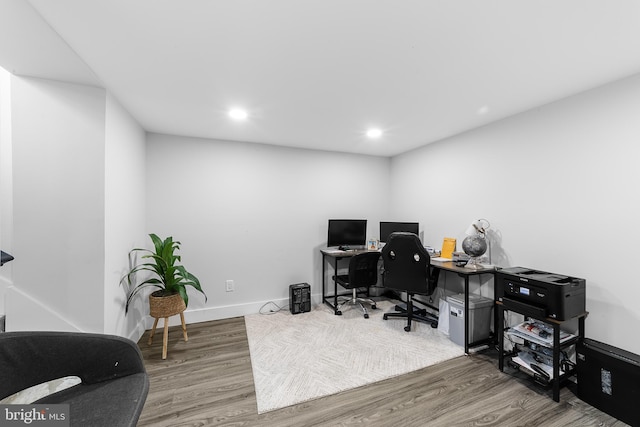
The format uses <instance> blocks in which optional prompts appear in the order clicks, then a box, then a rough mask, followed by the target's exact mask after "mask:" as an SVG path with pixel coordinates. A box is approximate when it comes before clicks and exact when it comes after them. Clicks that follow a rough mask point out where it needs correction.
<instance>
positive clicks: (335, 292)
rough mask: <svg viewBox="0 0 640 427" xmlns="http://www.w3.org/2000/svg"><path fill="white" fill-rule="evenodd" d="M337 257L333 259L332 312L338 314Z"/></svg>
mask: <svg viewBox="0 0 640 427" xmlns="http://www.w3.org/2000/svg"><path fill="white" fill-rule="evenodd" d="M336 276H338V257H336V258H334V259H333V314H335V315H338V281H337V279H336Z"/></svg>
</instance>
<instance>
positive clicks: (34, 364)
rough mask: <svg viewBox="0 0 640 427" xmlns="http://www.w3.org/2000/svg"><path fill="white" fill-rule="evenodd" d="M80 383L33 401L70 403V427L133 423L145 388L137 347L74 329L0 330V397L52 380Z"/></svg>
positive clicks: (139, 408)
mask: <svg viewBox="0 0 640 427" xmlns="http://www.w3.org/2000/svg"><path fill="white" fill-rule="evenodd" d="M68 376H77V377H79V378H80V379H81V381H82V382H81V383H80V384H77V385H75V386H73V387H71V388H68V389H66V390H62V391H59V392H57V393H54V394H51V395H49V396H46V397H44V398H41V399H39V400H37V401H35V402H33V403H34V404H60V403H62V404H69V411H70V414H69V415H70V424H71V426H92V427H97V426H105V427H107V426H109V427H114V426H118V427H120V426H135V425H136V424H137V422H138V418H139V416H140V413H141V412H142V408H143V406H144V403H145V400H146V398H147V393H148V391H149V379H148V376H147V373H146V370H145V367H144V363H143V360H142V355H141V353H140V350H139V349H138V347H137V345H136V344H135V343H134V342H133V341H131V340H128V339H126V338H122V337H118V336H112V335H100V334H85V333H74V332H7V333H1V334H0V377H1V378H2V381H0V399H4V398H6V397H8V396H11V395H13V394H15V393H17V392H19V391H22V390H24V389H27V388H29V387H32V386H34V385H38V384H42V383H45V382H48V381H52V380H55V379H59V378H63V377H68Z"/></svg>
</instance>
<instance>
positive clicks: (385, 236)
mask: <svg viewBox="0 0 640 427" xmlns="http://www.w3.org/2000/svg"><path fill="white" fill-rule="evenodd" d="M396 231H405V232H409V233H413V234H416V235H418V236H419V235H420V224H419V223H417V222H391V221H380V241H381V242H386V241H387V240H389V236H390V235H391V233H395V232H396Z"/></svg>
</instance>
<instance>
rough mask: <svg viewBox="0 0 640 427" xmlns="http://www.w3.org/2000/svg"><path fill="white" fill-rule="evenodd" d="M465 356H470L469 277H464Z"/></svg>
mask: <svg viewBox="0 0 640 427" xmlns="http://www.w3.org/2000/svg"><path fill="white" fill-rule="evenodd" d="M464 354H469V276H468V275H465V276H464Z"/></svg>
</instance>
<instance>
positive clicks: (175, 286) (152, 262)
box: [120, 234, 207, 319]
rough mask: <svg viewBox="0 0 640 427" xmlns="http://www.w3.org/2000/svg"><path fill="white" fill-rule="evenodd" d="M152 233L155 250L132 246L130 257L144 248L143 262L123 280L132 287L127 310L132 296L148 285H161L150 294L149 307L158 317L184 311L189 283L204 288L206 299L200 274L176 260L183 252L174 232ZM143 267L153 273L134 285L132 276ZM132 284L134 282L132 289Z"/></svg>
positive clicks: (152, 313)
mask: <svg viewBox="0 0 640 427" xmlns="http://www.w3.org/2000/svg"><path fill="white" fill-rule="evenodd" d="M149 237H151V240H152V241H153V246H154V250H153V251H151V250H149V249H139V248H136V249H133V250H131V252H129V258H130V259H131V257H132V255H133V254H135V253H138V252H141V253H143V254H144V255H142V257H141V260H142V261H144V262H142V263H140V264H138V265H136V266H134V267H133V268H132V269H131V271H129V272H128V273H127V274H126V275H125V276H124V277H123V278H122V279H121V280H120V282H121V283H123V282H126V283H127V284H128V285H129V287H130V291H129V295H128V297H127V303H126V305H125V314H126V313H127V312H128V311H129V304H131V301H132V300H133V298H134V297H135V296H136V295H137V294H138V293H139V292H140V291H141V290H142V289H144V288H147V287H154V288H158V290H156V291H155V292H152V293H151V295H149V309H150V310H149V311H150V314H151V316H153V317H155V318H156V319H157V318H161V317H162V318H166V317H169V316H173V315H174V314H178V313H182V312H183V311H184V310H185V309H186V308H187V306H188V305H189V296H188V294H187V286H191V287H193V288H195V289H197V290H198V291H199V292H201V293H202V295H204V298H205V301H206V300H207V295H206V294H205V293H204V291H203V290H202V287H201V286H200V281H199V280H198V278H197V277H196V276H194V275H193V274H191V273H189V272H188V271H187V270H186V269H185V268H184V266H182V265H178V264H177V263H178V262H180V261H181V257H180V255H176V251H178V250H179V249H180V242H178V241H174V240H173V237H171V236H170V237H167V238H166V239H164V240H162V239H161V238H160V237H158V236H157V235H155V234H149ZM141 271H144V272H148V273H151V276H150V277H149V278H147V279H145V280H144V281H142V282H140V283H138V284H136V285H133V284H132V279H133V277H134V276H135V275H136V273H138V272H141ZM131 286H133V288H132V289H131Z"/></svg>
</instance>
